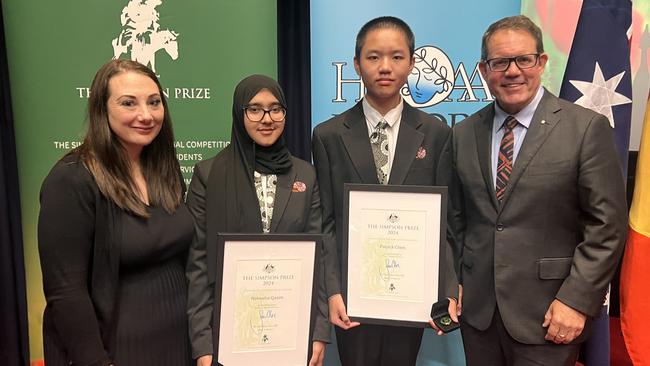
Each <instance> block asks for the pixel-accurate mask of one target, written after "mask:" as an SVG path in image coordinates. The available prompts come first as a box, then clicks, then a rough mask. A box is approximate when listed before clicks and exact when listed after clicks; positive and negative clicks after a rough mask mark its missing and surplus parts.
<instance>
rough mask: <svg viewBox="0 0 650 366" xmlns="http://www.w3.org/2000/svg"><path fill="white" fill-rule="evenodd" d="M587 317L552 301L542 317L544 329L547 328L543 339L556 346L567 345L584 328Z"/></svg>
mask: <svg viewBox="0 0 650 366" xmlns="http://www.w3.org/2000/svg"><path fill="white" fill-rule="evenodd" d="M586 320H587V316H586V315H585V314H583V313H581V312H579V311H577V310H575V309H573V308H571V307H569V306H567V305H565V304H563V303H562V302H561V301H560V300H557V299H555V300H553V302H552V303H551V305H550V306H549V307H548V310H547V311H546V314H545V315H544V323H543V324H542V326H543V327H544V328H546V327H548V329H547V331H546V336H545V337H544V339H546V340H547V341H551V342H553V343H557V344H568V343H571V342H572V341H573V340H574V339H576V338H577V337H578V336H579V335H580V334H581V333H582V330H583V329H584V327H585V321H586Z"/></svg>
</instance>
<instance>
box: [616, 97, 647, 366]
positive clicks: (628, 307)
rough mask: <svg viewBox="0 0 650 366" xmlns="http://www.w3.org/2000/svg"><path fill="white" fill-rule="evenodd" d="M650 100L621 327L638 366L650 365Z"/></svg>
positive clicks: (624, 281) (626, 260)
mask: <svg viewBox="0 0 650 366" xmlns="http://www.w3.org/2000/svg"><path fill="white" fill-rule="evenodd" d="M649 265H650V101H648V106H647V108H646V112H645V122H644V124H643V133H642V135H641V145H640V147H639V158H638V160H637V165H636V183H635V187H634V198H633V199H632V208H631V209H630V232H629V234H628V239H627V246H626V247H625V255H624V257H623V266H622V268H621V330H622V331H623V337H624V338H625V346H626V347H627V352H628V354H629V355H630V359H631V360H632V362H633V363H634V365H635V366H648V365H650V268H648V267H649Z"/></svg>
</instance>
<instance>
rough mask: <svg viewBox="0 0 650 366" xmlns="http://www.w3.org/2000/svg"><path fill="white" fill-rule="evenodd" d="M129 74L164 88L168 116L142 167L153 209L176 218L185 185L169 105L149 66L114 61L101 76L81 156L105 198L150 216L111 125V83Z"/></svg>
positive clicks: (90, 101) (90, 103)
mask: <svg viewBox="0 0 650 366" xmlns="http://www.w3.org/2000/svg"><path fill="white" fill-rule="evenodd" d="M124 72H135V73H138V74H142V75H145V76H147V77H148V78H150V79H151V80H153V81H154V82H155V83H156V85H157V86H158V93H159V94H160V98H161V100H162V104H163V106H164V108H165V116H164V119H163V122H162V126H161V128H160V132H159V133H158V136H156V138H154V140H153V141H152V142H151V143H150V144H149V145H147V146H145V147H144V148H143V149H142V153H141V154H140V164H141V169H142V174H143V176H144V178H145V180H146V182H147V191H148V195H149V204H150V205H152V206H159V207H162V208H163V209H164V210H165V211H167V212H168V213H172V212H174V211H175V210H176V208H177V207H178V205H179V204H180V203H181V201H182V197H183V188H184V185H183V181H182V177H181V174H180V167H179V164H178V160H177V159H176V149H175V148H174V133H173V130H172V121H171V117H170V115H169V109H168V108H167V100H166V99H165V95H164V94H163V91H162V87H161V86H160V82H159V81H158V78H157V77H156V74H154V73H153V72H152V71H151V70H150V69H149V68H147V67H146V66H144V65H142V64H140V63H138V62H135V61H130V60H111V61H109V62H107V63H106V64H104V65H103V66H102V67H101V68H100V69H99V70H98V71H97V74H95V78H94V79H93V83H92V85H91V87H90V97H89V99H88V111H87V116H86V119H87V122H88V131H87V132H86V137H85V138H84V141H83V144H82V145H81V146H80V147H79V148H77V149H76V150H75V152H76V153H78V154H79V156H80V158H81V161H82V162H83V164H84V165H85V166H86V168H88V170H89V171H90V173H91V174H92V175H93V177H94V179H95V181H96V183H97V185H98V186H99V190H100V191H101V192H102V194H104V195H105V196H106V197H107V198H108V199H109V200H111V201H113V202H114V203H115V204H116V205H117V206H118V207H120V208H122V209H124V210H127V211H130V212H132V213H133V214H135V215H138V216H141V217H148V216H149V214H148V213H147V207H146V205H145V203H144V202H142V200H141V199H140V197H139V195H138V188H137V186H136V184H135V182H134V181H133V179H132V177H131V164H130V162H129V159H128V156H127V153H126V150H125V149H124V147H123V146H122V144H121V143H120V141H119V140H118V138H117V136H116V135H115V133H114V132H113V131H112V130H111V128H110V125H109V122H108V108H107V102H108V98H109V96H110V91H109V87H108V83H109V81H110V79H111V78H113V77H114V76H116V75H118V74H120V73H124Z"/></svg>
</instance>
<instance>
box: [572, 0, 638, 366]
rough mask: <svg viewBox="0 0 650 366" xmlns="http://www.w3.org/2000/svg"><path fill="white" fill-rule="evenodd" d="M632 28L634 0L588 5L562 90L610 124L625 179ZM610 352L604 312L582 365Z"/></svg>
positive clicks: (598, 363)
mask: <svg viewBox="0 0 650 366" xmlns="http://www.w3.org/2000/svg"><path fill="white" fill-rule="evenodd" d="M631 25H632V2H631V1H630V0H584V1H583V3H582V8H581V10H580V17H579V18H578V25H577V27H576V32H575V35H574V37H573V43H572V45H571V52H570V54H569V60H568V63H567V68H566V71H565V73H564V79H563V81H562V88H561V90H560V97H561V98H563V99H566V100H568V101H572V102H574V103H575V104H578V105H581V106H583V107H585V108H589V109H592V110H594V111H596V112H598V113H601V114H603V115H605V116H606V117H607V118H608V119H609V123H610V125H611V126H612V128H613V129H614V135H615V140H616V148H617V151H618V153H619V161H620V162H621V168H622V172H623V176H625V174H627V161H628V148H629V142H630V124H631V117H632V76H631V72H630V44H629V39H628V31H629V30H630V27H631ZM609 351H610V336H609V316H608V314H607V307H605V306H604V307H603V311H602V314H601V316H599V317H598V318H596V319H595V320H594V322H593V327H592V336H591V337H590V338H589V339H588V340H587V342H585V345H584V347H583V349H582V352H583V354H582V356H581V359H583V360H584V364H585V366H609V364H610V352H609Z"/></svg>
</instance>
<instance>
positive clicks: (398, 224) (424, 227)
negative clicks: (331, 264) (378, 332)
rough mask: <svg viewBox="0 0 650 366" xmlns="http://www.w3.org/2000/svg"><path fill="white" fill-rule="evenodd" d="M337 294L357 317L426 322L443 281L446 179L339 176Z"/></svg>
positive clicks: (391, 322) (388, 321) (419, 324)
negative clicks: (375, 180)
mask: <svg viewBox="0 0 650 366" xmlns="http://www.w3.org/2000/svg"><path fill="white" fill-rule="evenodd" d="M343 204H344V206H343V215H344V216H343V223H344V227H343V228H342V229H343V230H344V231H343V235H342V237H343V248H342V249H343V250H342V257H343V258H342V259H341V266H342V270H343V276H342V281H343V283H342V285H343V290H342V291H343V298H344V300H345V303H346V306H347V312H348V315H349V316H350V317H351V318H352V319H354V320H356V321H359V322H361V323H371V324H383V325H399V326H412V327H426V326H427V324H428V321H429V318H430V312H431V305H432V304H433V303H435V302H437V301H438V294H439V293H440V290H439V287H440V286H444V283H445V282H444V275H445V268H444V266H440V258H445V256H446V253H445V250H446V248H447V246H446V245H444V244H445V234H446V226H447V225H446V223H447V221H446V211H447V187H428V186H427V187H425V186H394V185H368V184H349V183H347V184H345V187H344V202H343Z"/></svg>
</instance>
